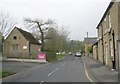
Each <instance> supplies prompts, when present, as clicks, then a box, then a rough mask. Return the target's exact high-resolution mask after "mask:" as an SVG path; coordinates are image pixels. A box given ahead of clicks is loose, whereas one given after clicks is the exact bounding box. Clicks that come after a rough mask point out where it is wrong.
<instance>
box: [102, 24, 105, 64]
mask: <svg viewBox="0 0 120 84" xmlns="http://www.w3.org/2000/svg"><path fill="white" fill-rule="evenodd" d="M101 28H102V52H103V54H102V56H103V64H105V60H104V40H103V26H102V25H101Z"/></svg>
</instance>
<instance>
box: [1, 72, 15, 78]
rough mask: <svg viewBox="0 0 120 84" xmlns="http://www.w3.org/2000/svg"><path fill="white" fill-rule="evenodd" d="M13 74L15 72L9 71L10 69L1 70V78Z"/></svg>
mask: <svg viewBox="0 0 120 84" xmlns="http://www.w3.org/2000/svg"><path fill="white" fill-rule="evenodd" d="M13 74H15V73H12V72H8V71H1V72H0V78H5V77H7V76H10V75H13Z"/></svg>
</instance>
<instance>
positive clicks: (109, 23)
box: [108, 14, 111, 28]
mask: <svg viewBox="0 0 120 84" xmlns="http://www.w3.org/2000/svg"><path fill="white" fill-rule="evenodd" d="M108 26H109V28H111V19H110V14H108Z"/></svg>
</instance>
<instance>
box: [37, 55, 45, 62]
mask: <svg viewBox="0 0 120 84" xmlns="http://www.w3.org/2000/svg"><path fill="white" fill-rule="evenodd" d="M38 60H40V62H46V54H43V53H40V54H38Z"/></svg>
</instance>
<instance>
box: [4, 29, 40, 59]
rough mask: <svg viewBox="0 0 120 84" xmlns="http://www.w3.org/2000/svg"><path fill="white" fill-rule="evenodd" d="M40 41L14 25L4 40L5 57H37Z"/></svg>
mask: <svg viewBox="0 0 120 84" xmlns="http://www.w3.org/2000/svg"><path fill="white" fill-rule="evenodd" d="M39 52H40V43H39V42H38V41H37V40H36V39H35V38H34V37H33V35H32V34H31V33H29V32H26V31H24V30H22V29H20V28H17V27H15V28H14V29H13V30H12V31H11V32H10V34H9V35H8V36H7V38H6V39H5V40H4V56H5V57H7V58H29V59H32V58H34V59H35V58H37V54H38V53H39Z"/></svg>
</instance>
